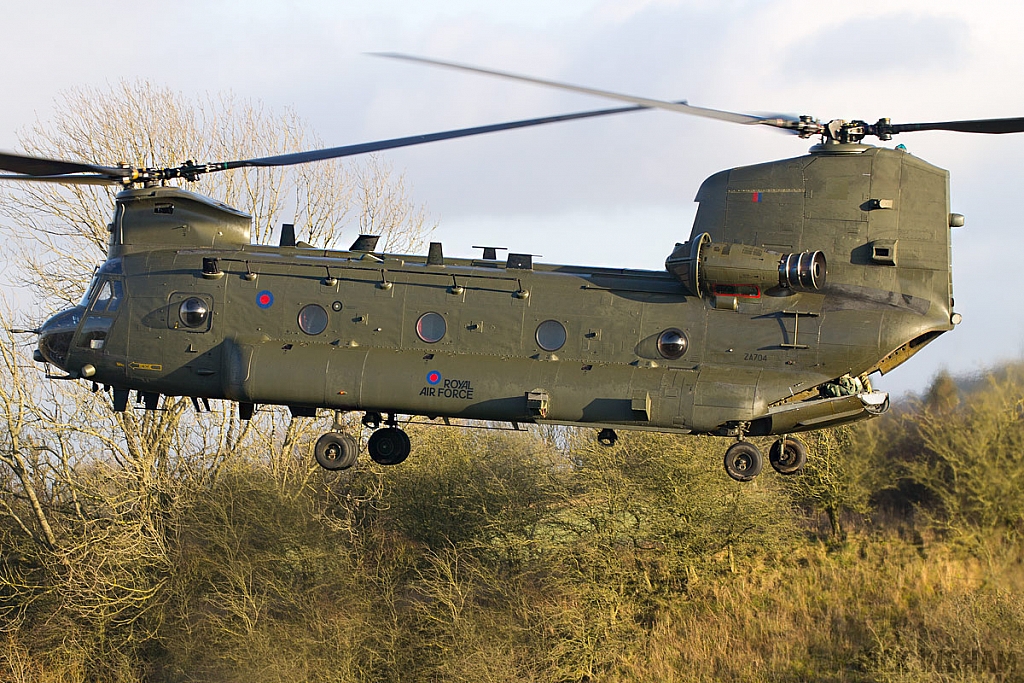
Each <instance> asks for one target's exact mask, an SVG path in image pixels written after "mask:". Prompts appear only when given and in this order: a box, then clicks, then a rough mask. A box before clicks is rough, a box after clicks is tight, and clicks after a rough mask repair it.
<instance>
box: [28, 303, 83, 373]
mask: <svg viewBox="0 0 1024 683" xmlns="http://www.w3.org/2000/svg"><path fill="white" fill-rule="evenodd" d="M82 310H83V309H82V307H81V306H75V307H74V308H69V309H67V310H65V311H61V312H60V313H58V314H57V315H55V316H53V317H52V318H50V319H49V320H47V321H46V322H45V323H44V324H43V326H42V327H41V328H39V353H40V355H41V356H42V357H43V358H44V359H45V360H46V361H47V362H48V363H52V364H53V365H56V366H57V367H59V368H60V369H61V370H65V371H66V370H67V365H66V363H67V360H68V352H69V351H70V350H71V338H72V337H74V335H75V330H76V329H77V328H78V323H79V322H80V321H81V320H82Z"/></svg>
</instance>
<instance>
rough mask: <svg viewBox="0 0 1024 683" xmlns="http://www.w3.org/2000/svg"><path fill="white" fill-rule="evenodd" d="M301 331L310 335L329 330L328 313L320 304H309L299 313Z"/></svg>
mask: <svg viewBox="0 0 1024 683" xmlns="http://www.w3.org/2000/svg"><path fill="white" fill-rule="evenodd" d="M299 329H300V330H302V331H303V332H305V333H306V334H309V335H316V334H320V333H321V332H323V331H324V330H326V329H327V311H326V310H324V307H323V306H321V305H319V304H308V305H306V306H303V307H302V310H301V311H299Z"/></svg>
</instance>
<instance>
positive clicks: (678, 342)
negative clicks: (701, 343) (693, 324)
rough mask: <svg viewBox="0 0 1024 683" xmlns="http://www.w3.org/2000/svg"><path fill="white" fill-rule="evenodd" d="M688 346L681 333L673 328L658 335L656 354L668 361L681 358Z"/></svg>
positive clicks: (684, 336)
mask: <svg viewBox="0 0 1024 683" xmlns="http://www.w3.org/2000/svg"><path fill="white" fill-rule="evenodd" d="M688 345H689V342H688V341H687V340H686V335H685V334H683V331H682V330H679V329H676V328H674V327H673V328H671V329H668V330H665V331H664V332H662V333H661V334H660V335H658V353H660V354H661V355H662V357H664V358H667V359H669V360H675V359H677V358H681V357H682V355H683V354H684V353H686V347H687V346H688Z"/></svg>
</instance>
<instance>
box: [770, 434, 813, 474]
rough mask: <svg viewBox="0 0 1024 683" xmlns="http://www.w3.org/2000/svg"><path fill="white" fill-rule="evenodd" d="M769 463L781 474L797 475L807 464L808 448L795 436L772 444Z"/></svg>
mask: <svg viewBox="0 0 1024 683" xmlns="http://www.w3.org/2000/svg"><path fill="white" fill-rule="evenodd" d="M768 462H770V463H771V464H772V468H773V469H774V470H775V471H776V472H778V473H779V474H786V475H789V474H796V473H797V472H799V471H800V470H802V469H803V468H804V465H806V464H807V446H805V445H804V442H803V441H801V440H800V439H798V438H796V437H795V436H787V437H785V438H783V439H779V440H778V441H776V442H775V443H773V444H772V447H771V449H770V450H769V451H768Z"/></svg>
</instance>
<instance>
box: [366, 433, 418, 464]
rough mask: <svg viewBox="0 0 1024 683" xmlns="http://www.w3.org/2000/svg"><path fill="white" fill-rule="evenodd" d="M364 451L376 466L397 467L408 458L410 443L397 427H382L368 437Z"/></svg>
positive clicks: (407, 437)
mask: <svg viewBox="0 0 1024 683" xmlns="http://www.w3.org/2000/svg"><path fill="white" fill-rule="evenodd" d="M366 450H367V451H368V452H369V453H370V458H372V459H373V461H374V462H375V463H377V464H378V465H397V464H398V463H400V462H402V461H404V460H405V459H406V458H408V457H409V453H410V451H412V442H410V441H409V435H408V434H406V433H405V432H403V431H402V430H401V429H399V428H398V427H384V428H382V429H378V430H377V431H375V432H374V433H373V434H371V435H370V440H369V441H367V442H366Z"/></svg>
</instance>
